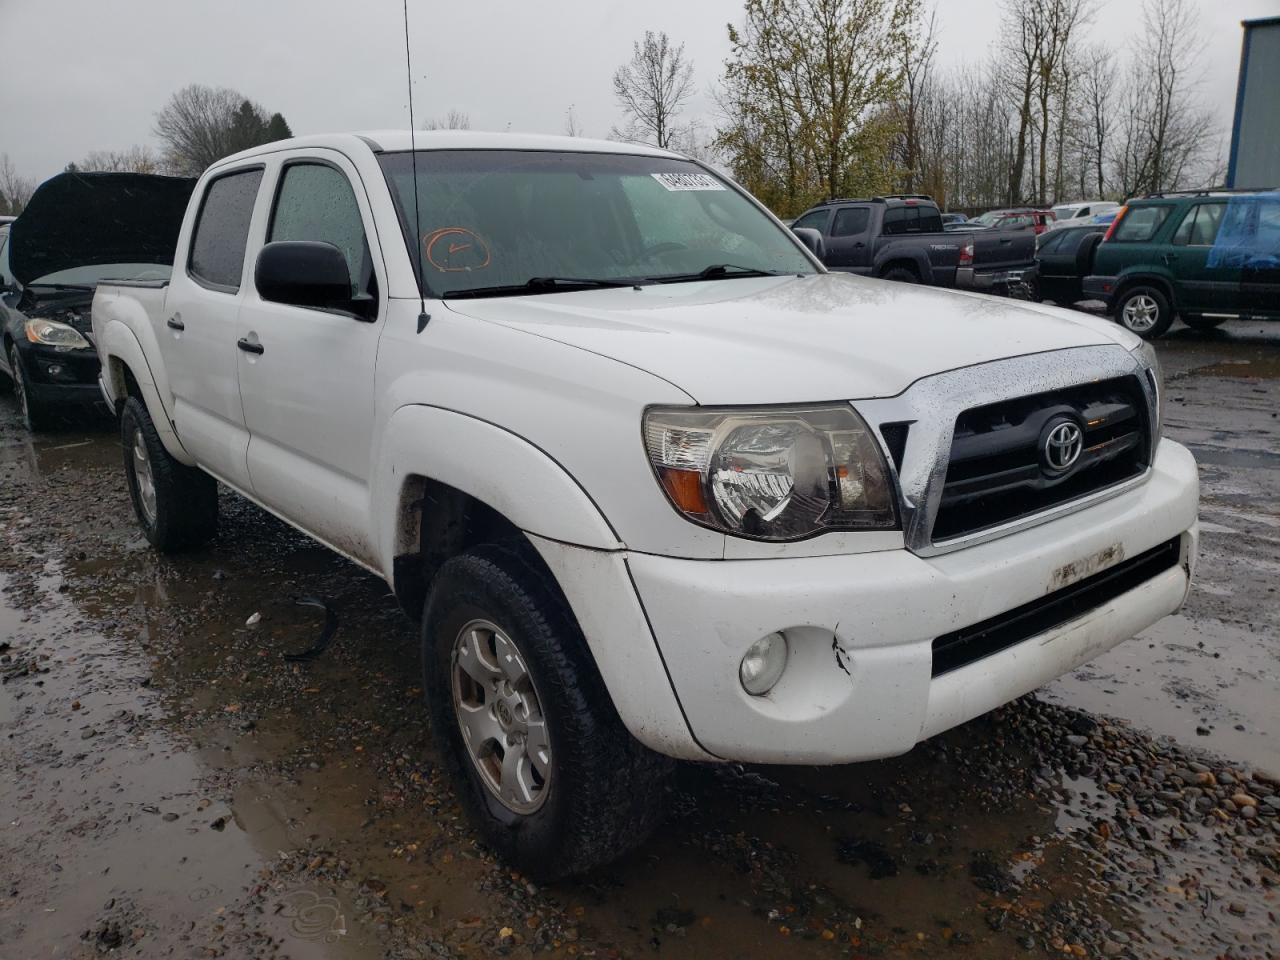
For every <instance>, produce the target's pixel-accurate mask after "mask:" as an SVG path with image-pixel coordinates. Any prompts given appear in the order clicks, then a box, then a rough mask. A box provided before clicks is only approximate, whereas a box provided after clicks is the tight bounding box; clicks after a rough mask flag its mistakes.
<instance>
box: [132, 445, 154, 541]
mask: <svg viewBox="0 0 1280 960" xmlns="http://www.w3.org/2000/svg"><path fill="white" fill-rule="evenodd" d="M133 478H134V482H135V483H136V484H137V485H138V503H139V504H141V506H142V515H143V517H144V518H145V519H146V521H147V526H149V527H151V526H155V522H156V481H155V476H154V475H153V474H152V472H151V456H150V455H149V454H148V453H147V442H146V440H145V439H143V436H142V430H141V429H135V430H134V431H133Z"/></svg>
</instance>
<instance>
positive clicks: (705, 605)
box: [570, 440, 1199, 763]
mask: <svg viewBox="0 0 1280 960" xmlns="http://www.w3.org/2000/svg"><path fill="white" fill-rule="evenodd" d="M1198 500H1199V483H1198V479H1197V473H1196V465H1195V461H1194V460H1193V459H1192V457H1191V455H1190V453H1188V452H1187V451H1186V449H1184V448H1183V447H1181V446H1179V445H1178V444H1176V443H1173V442H1171V441H1168V440H1165V441H1163V442H1162V443H1161V444H1160V447H1159V448H1158V454H1157V456H1156V460H1155V463H1154V465H1153V467H1152V470H1151V473H1150V475H1149V477H1148V479H1147V481H1146V482H1145V483H1143V484H1141V485H1140V486H1138V487H1135V488H1133V489H1131V490H1128V491H1126V492H1124V493H1122V494H1120V495H1118V496H1116V497H1114V498H1112V499H1110V500H1106V501H1104V502H1101V503H1099V504H1096V505H1094V506H1092V507H1090V508H1088V509H1086V510H1083V511H1081V512H1079V513H1075V514H1071V515H1068V516H1064V517H1061V518H1059V519H1057V520H1054V521H1051V522H1049V523H1045V524H1043V525H1041V526H1037V527H1033V528H1031V529H1027V530H1023V531H1021V532H1018V533H1015V534H1010V535H1008V536H1005V537H1002V538H1000V539H997V540H992V541H989V542H987V543H982V544H979V545H977V546H973V547H969V548H966V549H962V550H957V551H955V552H952V553H948V554H945V555H942V556H937V557H930V558H923V557H920V556H917V555H916V554H913V553H911V552H909V551H906V550H889V551H882V552H877V553H866V554H857V555H842V556H829V557H808V558H797V559H773V560H742V561H696V560H683V559H673V558H669V557H657V556H652V555H647V554H631V555H630V556H629V557H628V559H627V566H628V568H629V570H630V575H631V577H632V579H633V580H634V583H635V588H636V590H637V591H638V594H639V597H640V600H641V603H642V604H643V607H644V611H645V614H646V616H647V618H648V621H649V623H650V625H651V628H652V631H653V637H654V639H655V640H656V642H657V645H658V648H659V651H660V654H661V657H662V660H663V663H664V666H665V670H666V673H667V674H668V675H669V677H670V679H671V683H672V685H673V687H674V690H675V693H676V696H677V698H678V700H679V704H680V707H681V710H682V711H683V714H684V717H685V719H686V720H687V723H688V727H689V730H690V732H691V735H692V736H693V738H695V739H696V741H697V743H698V744H699V745H700V746H701V747H702V749H704V750H705V751H706V752H708V753H709V754H711V755H713V756H716V757H719V758H721V759H725V760H742V761H753V762H769V763H844V762H851V761H856V760H866V759H872V758H875V757H882V756H891V755H894V754H899V753H903V752H905V751H907V750H910V749H911V747H912V746H913V745H914V744H916V743H917V742H919V741H920V740H923V739H925V738H927V737H930V736H933V735H934V734H936V733H940V732H941V731H943V730H946V729H948V728H950V727H952V726H955V725H957V724H960V723H963V722H965V721H966V720H969V719H971V718H973V717H976V716H978V715H980V714H982V713H985V712H987V711H989V710H991V709H993V708H995V707H997V706H999V705H1000V704H1002V703H1005V702H1008V701H1009V700H1012V699H1014V698H1016V697H1019V696H1021V695H1022V694H1025V693H1028V692H1030V691H1031V690H1034V689H1036V688H1037V687H1039V686H1041V685H1042V684H1044V683H1046V682H1048V681H1049V680H1052V679H1053V678H1055V677H1057V676H1060V675H1061V674H1063V673H1066V672H1068V671H1070V670H1072V669H1074V668H1075V667H1077V666H1078V665H1080V664H1081V663H1084V662H1086V661H1088V660H1090V659H1092V658H1094V657H1096V656H1098V655H1099V654H1101V653H1102V652H1104V651H1105V650H1108V649H1109V648H1111V647H1112V646H1114V645H1115V644H1117V643H1119V642H1121V641H1122V640H1125V639H1127V638H1129V637H1132V636H1133V635H1134V634H1135V633H1137V632H1139V631H1141V630H1142V629H1144V628H1145V627H1147V626H1149V625H1150V624H1151V623H1153V622H1155V621H1156V620H1159V619H1160V618H1161V617H1163V616H1165V615H1166V614H1169V613H1172V612H1173V611H1175V610H1176V609H1178V607H1179V606H1180V605H1181V604H1182V601H1183V600H1184V598H1185V596H1186V593H1187V590H1188V587H1189V584H1190V578H1191V576H1192V572H1193V567H1194V561H1195V555H1196V546H1197V538H1198V531H1197V527H1196V513H1197V505H1198ZM1178 536H1180V537H1181V541H1180V549H1181V557H1180V562H1178V563H1177V564H1176V565H1174V566H1172V567H1169V568H1168V569H1165V570H1163V572H1160V573H1158V574H1156V575H1155V576H1153V577H1152V578H1151V579H1149V580H1146V581H1145V582H1143V583H1141V584H1140V585H1138V586H1136V587H1134V588H1133V589H1130V590H1128V591H1127V592H1124V593H1122V594H1121V595H1119V596H1117V597H1115V598H1114V599H1112V600H1109V601H1107V602H1105V603H1103V604H1102V605H1101V606H1098V607H1096V608H1095V609H1092V610H1089V611H1087V612H1084V613H1082V614H1081V615H1079V616H1077V617H1075V618H1074V619H1072V620H1070V621H1069V622H1066V623H1063V624H1061V625H1059V626H1057V627H1054V628H1052V629H1049V630H1047V631H1045V632H1043V633H1040V634H1037V635H1034V636H1032V637H1029V638H1027V639H1025V640H1023V641H1021V642H1020V643H1017V644H1016V645H1014V646H1011V647H1008V648H1007V649H1004V650H1002V651H1001V652H999V653H995V654H992V655H990V656H987V657H985V658H983V659H980V660H976V661H974V662H972V663H969V664H968V665H966V666H963V667H960V668H958V669H955V670H953V671H951V672H949V673H945V674H942V675H941V676H937V677H935V676H933V669H932V659H933V648H932V643H933V640H934V638H935V637H939V636H941V635H944V634H947V633H949V632H951V631H955V630H958V629H960V628H962V627H966V626H969V625H972V624H976V623H981V622H982V621H985V620H987V619H989V618H991V617H994V616H997V615H999V614H1002V613H1004V612H1006V611H1009V610H1011V609H1013V608H1015V607H1019V606H1021V605H1023V604H1026V603H1028V602H1030V601H1033V600H1036V599H1037V598H1040V597H1043V596H1045V595H1046V594H1048V593H1052V592H1054V591H1056V590H1058V589H1060V588H1063V587H1065V586H1067V585H1069V584H1071V583H1073V582H1076V581H1078V580H1080V579H1083V578H1084V577H1085V576H1088V575H1091V574H1093V573H1096V572H1098V571H1100V570H1103V569H1106V568H1107V567H1108V566H1110V565H1111V564H1113V563H1118V562H1120V561H1121V560H1122V559H1123V558H1124V557H1136V556H1138V555H1139V554H1141V553H1143V552H1144V551H1147V550H1149V549H1151V548H1153V547H1155V546H1157V545H1159V544H1161V543H1163V542H1165V541H1167V540H1169V539H1170V538H1173V537H1178ZM570 599H571V601H572V600H573V598H572V597H571V598H570ZM574 605H575V607H577V606H578V604H577V603H575V604H574ZM777 630H784V631H786V633H787V637H788V641H789V645H790V650H791V654H790V660H789V663H788V667H787V670H786V672H785V673H784V674H783V676H782V679H781V680H780V681H779V683H778V684H777V686H776V687H775V688H774V689H773V690H772V691H771V692H770V693H769V694H768V695H766V696H764V697H752V696H749V695H748V694H747V693H746V692H745V691H744V690H743V689H742V687H741V685H740V683H739V681H738V665H739V662H740V660H741V658H742V655H743V653H744V652H745V651H746V649H747V647H748V646H749V645H750V644H751V643H752V642H754V641H755V640H757V639H758V638H760V637H761V636H764V635H765V634H768V633H771V632H773V631H777ZM586 632H587V635H588V638H589V639H594V638H592V636H591V631H589V630H588V631H586ZM593 646H595V644H594V642H593ZM606 680H608V678H606ZM610 686H611V688H612V684H610ZM620 713H621V714H622V717H623V720H624V721H628V716H627V713H628V711H627V710H625V709H622V708H621V707H620ZM628 725H629V726H630V725H631V724H630V722H628Z"/></svg>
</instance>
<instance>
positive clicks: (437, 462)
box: [374, 405, 623, 617]
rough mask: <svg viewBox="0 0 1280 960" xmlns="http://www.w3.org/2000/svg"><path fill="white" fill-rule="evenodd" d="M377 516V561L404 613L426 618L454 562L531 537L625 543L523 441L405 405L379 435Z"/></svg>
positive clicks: (567, 479)
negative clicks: (447, 565)
mask: <svg viewBox="0 0 1280 960" xmlns="http://www.w3.org/2000/svg"><path fill="white" fill-rule="evenodd" d="M381 436H382V437H383V438H384V442H383V443H382V445H381V449H380V450H378V451H377V453H376V455H375V460H374V462H375V463H377V464H378V465H379V476H378V478H377V480H376V490H375V496H374V504H375V506H374V509H375V511H376V517H377V523H378V525H379V537H378V543H379V552H380V555H381V558H382V559H381V562H382V567H383V569H384V570H385V571H387V572H388V573H389V574H390V576H389V579H390V580H391V582H392V587H393V589H395V591H396V596H397V598H398V599H400V602H401V605H402V606H403V607H404V608H405V609H406V611H407V612H409V613H410V614H411V615H413V616H415V617H416V616H417V615H418V614H419V613H420V612H421V599H422V596H420V595H419V594H418V591H419V590H423V591H425V589H426V583H428V582H429V581H430V578H431V575H432V573H433V572H434V570H435V569H438V568H439V565H440V564H441V563H443V562H444V561H445V560H447V559H448V558H449V557H451V556H454V555H456V554H457V553H460V552H462V551H463V550H465V549H467V548H468V547H470V546H473V545H475V544H477V543H482V542H501V541H504V540H517V541H526V542H527V538H526V536H525V534H534V535H537V536H540V537H543V538H547V539H551V540H557V541H560V542H563V543H569V544H573V545H576V546H583V547H589V548H592V549H597V550H619V549H621V548H622V546H623V544H622V543H621V542H620V541H619V539H618V536H617V534H616V532H615V531H614V530H613V528H612V526H610V524H609V522H608V521H607V520H606V519H605V517H604V514H603V513H602V512H601V510H600V508H599V507H598V506H597V504H596V503H595V501H594V500H592V499H591V497H590V496H589V495H588V494H587V492H586V491H585V490H584V489H583V488H582V487H581V486H580V485H579V484H578V483H577V481H576V480H574V478H573V477H572V476H571V475H570V474H569V472H568V471H567V470H566V469H565V468H564V467H563V466H562V465H561V464H560V463H558V462H557V461H556V460H555V459H554V458H552V457H551V456H550V455H549V454H547V453H546V452H545V451H543V450H541V449H540V448H539V447H537V446H535V445H534V444H532V443H530V442H529V441H527V440H525V439H524V438H523V437H520V436H517V435H516V434H514V433H512V432H510V431H508V430H505V429H503V428H502V427H499V426H497V425H496V424H492V423H489V422H488V421H485V420H481V419H478V418H476V417H471V416H468V415H466V414H463V413H459V412H456V411H453V410H447V409H444V408H440V407H431V406H418V405H413V406H406V407H402V408H400V409H399V410H397V411H396V412H395V413H394V414H393V415H392V416H391V417H390V418H389V420H388V422H387V424H386V425H385V427H384V428H383V429H382V431H381Z"/></svg>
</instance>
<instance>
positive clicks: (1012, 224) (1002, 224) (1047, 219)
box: [967, 207, 1057, 234]
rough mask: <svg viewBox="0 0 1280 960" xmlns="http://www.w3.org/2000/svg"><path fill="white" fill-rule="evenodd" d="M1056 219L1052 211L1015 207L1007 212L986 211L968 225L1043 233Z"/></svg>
mask: <svg viewBox="0 0 1280 960" xmlns="http://www.w3.org/2000/svg"><path fill="white" fill-rule="evenodd" d="M1056 219H1057V218H1056V217H1055V216H1054V215H1053V211H1052V210H1039V209H1036V208H1033V207H1017V208H1013V209H1009V210H988V211H987V212H986V213H984V214H982V216H980V217H974V218H973V219H972V220H969V221H967V222H968V223H980V224H982V225H983V226H985V227H991V228H992V229H993V230H1035V232H1036V233H1037V234H1041V233H1044V232H1045V231H1046V230H1048V229H1049V227H1050V225H1051V224H1052V223H1053V222H1054V220H1056Z"/></svg>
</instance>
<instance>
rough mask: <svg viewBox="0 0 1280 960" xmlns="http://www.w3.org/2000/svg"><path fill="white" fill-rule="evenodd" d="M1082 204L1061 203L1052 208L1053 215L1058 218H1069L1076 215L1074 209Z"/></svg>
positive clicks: (1077, 208)
mask: <svg viewBox="0 0 1280 960" xmlns="http://www.w3.org/2000/svg"><path fill="white" fill-rule="evenodd" d="M1081 206H1082V204H1071V205H1063V206H1061V207H1054V208H1053V215H1054V216H1055V217H1057V218H1058V219H1059V220H1070V219H1071V218H1072V217H1074V216H1075V215H1076V211H1077V210H1079V209H1080V207H1081Z"/></svg>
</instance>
